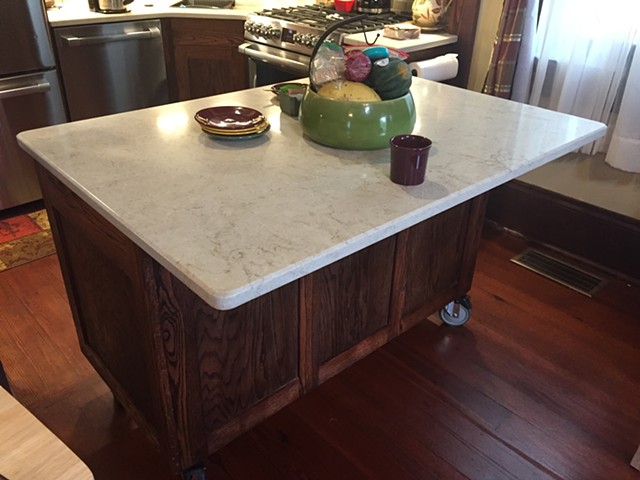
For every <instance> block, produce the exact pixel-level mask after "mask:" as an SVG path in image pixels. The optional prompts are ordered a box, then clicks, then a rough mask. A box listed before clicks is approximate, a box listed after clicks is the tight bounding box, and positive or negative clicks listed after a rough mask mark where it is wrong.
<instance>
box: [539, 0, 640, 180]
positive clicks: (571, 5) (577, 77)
mask: <svg viewBox="0 0 640 480" xmlns="http://www.w3.org/2000/svg"><path fill="white" fill-rule="evenodd" d="M638 41H640V0H607V1H602V0H544V1H543V2H542V8H541V11H540V21H539V24H538V29H537V32H536V35H535V38H534V43H533V54H534V57H535V58H536V59H537V64H536V66H535V69H534V75H533V81H532V86H531V95H530V98H529V103H530V104H532V105H539V106H542V107H545V108H550V109H553V110H557V111H561V112H565V113H571V114H574V115H578V116H581V117H585V118H591V119H593V120H598V121H601V122H603V123H606V124H607V125H608V126H609V130H610V131H609V133H608V135H607V136H606V137H605V138H603V139H600V140H598V141H597V142H594V143H593V144H592V145H589V146H587V147H585V148H584V149H583V151H585V152H587V153H596V152H599V151H606V149H607V147H608V143H609V139H610V138H611V136H612V133H613V131H614V128H615V120H616V117H617V114H616V110H617V109H618V108H621V109H622V110H621V114H620V121H619V126H620V127H621V132H620V133H621V135H622V136H627V135H628V133H627V132H628V131H629V130H631V131H633V135H634V138H636V139H637V138H638V131H639V130H640V104H638V103H637V102H633V101H631V102H630V101H629V100H637V94H635V95H634V94H633V93H630V94H629V95H625V96H624V97H623V96H622V95H623V93H624V91H623V89H624V86H625V85H627V88H629V87H631V84H632V79H629V80H628V81H626V82H625V80H626V74H627V72H628V71H629V62H630V59H631V55H632V53H633V50H634V45H635V44H636V43H637V42H638ZM638 50H639V52H640V49H638ZM639 56H640V53H639V54H638V55H635V57H636V59H637V57H639ZM637 64H638V62H634V66H635V67H637ZM621 98H624V101H623V103H622V105H621V106H620V99H621ZM622 112H624V116H623V115H622ZM623 118H630V119H631V120H630V121H626V120H623ZM624 124H627V126H626V127H624V128H623V125H624ZM623 131H624V133H623ZM635 145H636V147H637V145H638V143H637V140H636V144H635ZM621 150H625V152H626V151H628V150H627V149H626V148H624V149H621ZM634 154H635V155H634V156H635V159H634V161H635V163H637V168H639V169H640V151H637V149H636V151H635V152H634ZM624 155H627V153H624Z"/></svg>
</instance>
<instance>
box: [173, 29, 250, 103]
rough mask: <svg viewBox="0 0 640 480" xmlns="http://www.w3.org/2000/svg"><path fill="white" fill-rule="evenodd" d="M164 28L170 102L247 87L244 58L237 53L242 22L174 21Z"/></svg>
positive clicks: (242, 34) (241, 34) (242, 31)
mask: <svg viewBox="0 0 640 480" xmlns="http://www.w3.org/2000/svg"><path fill="white" fill-rule="evenodd" d="M164 25H165V26H164V30H165V34H164V42H165V50H166V51H165V57H166V63H167V77H168V81H169V89H170V95H171V98H172V100H173V101H182V100H190V99H192V98H200V97H206V96H210V95H217V94H220V93H226V92H233V91H236V90H242V89H245V88H248V87H249V79H248V71H247V59H246V57H245V56H244V55H242V54H240V53H239V52H238V46H239V45H240V44H241V43H242V42H243V36H244V30H243V26H244V22H243V21H242V20H206V19H189V18H182V19H176V18H173V19H170V20H166V21H165V24H164Z"/></svg>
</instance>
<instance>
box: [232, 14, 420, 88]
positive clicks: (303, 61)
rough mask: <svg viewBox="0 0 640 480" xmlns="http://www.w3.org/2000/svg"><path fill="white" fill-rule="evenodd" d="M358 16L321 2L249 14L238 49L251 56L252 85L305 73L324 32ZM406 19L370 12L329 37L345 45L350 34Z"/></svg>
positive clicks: (301, 75)
mask: <svg viewBox="0 0 640 480" xmlns="http://www.w3.org/2000/svg"><path fill="white" fill-rule="evenodd" d="M357 15H358V14H357V13H344V12H337V11H336V10H334V9H331V8H327V7H324V6H321V5H306V6H299V7H287V8H273V9H267V10H262V11H260V12H258V13H255V14H253V15H250V16H249V17H248V18H247V20H246V22H245V24H244V38H245V40H246V42H245V43H243V44H242V45H240V47H239V50H240V52H241V53H243V54H245V55H247V57H248V58H249V70H250V83H251V86H259V85H267V84H269V83H274V82H278V81H287V80H291V79H293V78H298V77H304V76H306V75H307V73H308V70H309V59H310V57H311V52H312V51H313V47H314V46H315V44H316V43H317V41H318V40H319V39H320V37H321V36H322V34H323V33H324V32H325V31H326V30H327V29H328V28H330V27H331V26H333V25H335V24H336V23H338V22H340V21H342V20H345V19H347V18H353V17H355V16H357ZM407 20H409V18H407V17H403V16H400V15H396V14H394V13H383V14H376V15H368V16H367V17H366V18H364V19H363V20H362V21H360V22H354V23H351V24H348V25H345V26H343V27H340V28H339V29H337V30H336V31H334V32H333V33H332V34H331V35H330V36H329V38H327V40H330V41H332V42H334V43H336V44H338V45H342V44H343V43H344V37H345V36H347V35H351V34H355V33H361V32H363V31H365V32H372V31H375V30H382V29H383V28H384V26H385V25H392V24H396V23H402V22H406V21H407ZM374 38H375V36H372V38H371V39H370V41H373V40H374ZM368 40H369V39H368Z"/></svg>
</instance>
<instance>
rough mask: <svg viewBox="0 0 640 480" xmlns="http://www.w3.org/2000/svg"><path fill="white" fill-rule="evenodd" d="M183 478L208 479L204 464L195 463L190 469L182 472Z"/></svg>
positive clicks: (192, 479) (183, 479)
mask: <svg viewBox="0 0 640 480" xmlns="http://www.w3.org/2000/svg"><path fill="white" fill-rule="evenodd" d="M181 477H182V480H206V478H207V477H206V476H205V474H204V467H203V466H202V465H195V466H193V467H191V468H190V469H189V470H185V471H184V472H182V475H181Z"/></svg>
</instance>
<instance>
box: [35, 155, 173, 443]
mask: <svg viewBox="0 0 640 480" xmlns="http://www.w3.org/2000/svg"><path fill="white" fill-rule="evenodd" d="M38 174H39V178H40V184H41V185H42V188H43V193H44V195H45V204H46V207H47V212H48V214H49V218H50V221H51V226H52V231H53V234H54V239H55V242H56V249H57V251H58V256H59V258H60V266H61V269H62V273H63V277H64V280H65V286H66V289H67V294H68V296H69V302H70V306H71V310H72V313H73V317H74V322H75V324H76V331H77V333H78V339H79V342H80V347H81V349H82V351H83V353H84V354H85V355H86V356H87V358H88V359H89V360H90V361H91V363H92V365H93V366H94V368H95V369H96V370H97V371H98V373H99V374H100V375H101V376H102V377H103V379H104V380H105V381H106V383H107V384H108V385H109V387H110V388H111V390H112V391H113V392H114V395H115V396H116V398H117V399H118V400H119V401H120V403H122V404H123V406H125V408H127V411H128V412H129V413H130V414H131V415H132V416H133V418H134V419H135V420H136V422H137V423H138V424H139V425H140V426H142V427H144V428H145V429H146V430H147V431H148V432H149V433H150V434H151V435H152V436H154V437H155V438H156V439H157V440H158V441H159V442H160V443H161V444H164V443H165V439H166V436H167V432H166V429H165V426H164V421H163V413H162V412H163V409H162V400H161V397H160V396H159V392H160V390H159V385H158V378H157V372H156V369H155V363H154V347H153V338H152V337H153V336H152V334H151V332H150V330H151V329H150V324H149V321H148V315H147V312H146V306H145V302H144V294H143V293H142V289H143V283H144V281H143V279H142V275H141V266H140V265H141V259H140V257H139V255H138V253H139V252H138V250H137V249H136V247H135V245H133V243H132V242H131V241H129V240H128V239H127V238H126V237H124V236H123V235H122V234H121V233H120V232H118V231H117V230H116V229H115V228H114V227H113V226H112V225H110V224H109V223H108V222H106V221H105V220H104V219H103V218H102V217H100V216H99V215H98V214H97V213H96V212H95V211H93V210H92V209H91V208H89V207H88V206H87V205H86V204H85V203H84V202H82V200H80V199H79V198H78V197H77V196H76V195H75V194H73V193H72V192H70V191H69V190H68V189H66V187H65V186H64V185H62V184H61V183H60V182H59V181H58V180H56V179H55V178H53V177H52V176H51V175H49V174H48V173H47V172H45V171H44V170H42V169H41V168H40V167H38Z"/></svg>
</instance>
